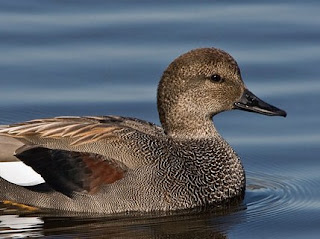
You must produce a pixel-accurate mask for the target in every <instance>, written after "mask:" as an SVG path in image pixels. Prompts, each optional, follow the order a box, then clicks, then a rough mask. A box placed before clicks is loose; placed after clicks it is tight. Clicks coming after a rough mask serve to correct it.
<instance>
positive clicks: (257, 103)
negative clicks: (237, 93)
mask: <svg viewBox="0 0 320 239" xmlns="http://www.w3.org/2000/svg"><path fill="white" fill-rule="evenodd" d="M234 106H235V109H240V110H246V111H251V112H255V113H259V114H264V115H270V116H283V117H286V116H287V113H286V112H285V111H284V110H281V109H279V108H277V107H274V106H272V105H269V104H268V103H266V102H264V101H263V100H260V99H259V98H258V97H257V96H255V95H254V94H253V93H252V92H250V91H249V90H247V89H245V91H244V92H243V95H242V96H241V98H240V100H239V101H238V102H236V103H234Z"/></svg>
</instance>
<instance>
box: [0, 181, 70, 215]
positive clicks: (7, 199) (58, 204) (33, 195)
mask: <svg viewBox="0 0 320 239" xmlns="http://www.w3.org/2000/svg"><path fill="white" fill-rule="evenodd" d="M68 199H69V200H68ZM68 201H69V203H70V205H72V203H71V202H70V201H71V200H70V198H67V197H66V196H65V195H63V194H61V193H58V192H56V191H54V190H52V189H51V188H50V187H49V186H47V185H46V184H45V183H43V184H39V185H35V186H19V185H16V184H13V183H11V182H8V181H7V180H5V179H3V178H1V177H0V202H1V203H3V204H10V205H13V206H17V207H20V208H24V209H28V210H37V209H39V210H40V208H41V209H43V208H46V209H58V210H59V209H64V210H65V209H66V208H65V207H66V206H65V205H64V204H66V203H67V202H68ZM70 209H72V207H71V208H70Z"/></svg>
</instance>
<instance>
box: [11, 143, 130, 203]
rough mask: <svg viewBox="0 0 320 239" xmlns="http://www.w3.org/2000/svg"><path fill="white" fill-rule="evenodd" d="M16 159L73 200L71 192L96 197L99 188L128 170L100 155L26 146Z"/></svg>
mask: <svg viewBox="0 0 320 239" xmlns="http://www.w3.org/2000/svg"><path fill="white" fill-rule="evenodd" d="M16 157H17V158H19V159H20V160H21V161H22V162H24V163H25V164H26V165H28V166H30V167H32V168H33V169H34V170H35V171H36V172H37V173H39V174H40V175H41V176H42V177H43V178H44V180H45V182H46V184H47V185H49V186H50V187H51V188H52V189H54V190H56V191H58V192H61V193H63V194H64V195H66V196H68V197H72V194H73V193H74V192H80V193H84V194H95V193H97V192H99V189H100V187H102V186H104V185H107V184H112V183H114V182H116V181H118V180H120V179H122V178H123V177H125V174H126V172H127V170H128V168H127V167H126V166H125V165H124V164H122V163H120V162H117V161H116V160H112V159H110V158H107V157H105V156H102V155H98V154H93V153H84V152H75V151H66V150H60V149H48V148H44V147H41V146H35V145H33V146H31V145H25V146H22V147H21V148H19V149H18V150H17V151H16Z"/></svg>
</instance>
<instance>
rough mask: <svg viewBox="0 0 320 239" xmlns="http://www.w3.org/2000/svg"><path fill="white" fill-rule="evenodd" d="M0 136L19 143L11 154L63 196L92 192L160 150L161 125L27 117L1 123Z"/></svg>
mask: <svg viewBox="0 0 320 239" xmlns="http://www.w3.org/2000/svg"><path fill="white" fill-rule="evenodd" d="M0 135H4V136H6V137H13V138H16V139H19V140H20V141H21V142H23V143H24V144H25V145H24V146H22V147H20V148H19V149H18V150H16V157H17V158H19V159H20V160H21V161H22V162H24V163H25V164H27V165H29V166H31V167H32V168H33V169H34V170H35V171H36V172H37V173H39V174H40V175H41V176H42V177H43V178H44V180H45V181H46V183H47V184H48V185H49V186H50V187H51V188H52V189H54V190H56V191H58V192H61V193H63V194H64V195H67V196H69V197H70V196H72V194H73V193H74V192H80V193H87V194H94V193H97V192H99V189H100V188H101V187H102V186H104V185H107V184H113V183H115V182H116V181H118V180H120V179H122V178H125V177H126V173H127V171H128V170H131V169H135V168H137V167H139V166H142V165H146V164H149V163H150V162H152V161H153V159H157V158H159V157H161V156H164V155H165V153H164V152H165V138H166V137H165V134H164V132H163V130H162V128H161V127H159V126H156V125H154V124H151V123H148V122H146V121H141V120H138V119H133V118H124V117H116V116H101V117H56V118H50V119H40V120H32V121H28V122H24V123H19V124H13V125H9V126H6V127H4V128H1V129H0ZM13 193H16V194H17V195H18V192H13ZM15 197H16V198H18V197H17V196H16V195H14V197H13V198H15Z"/></svg>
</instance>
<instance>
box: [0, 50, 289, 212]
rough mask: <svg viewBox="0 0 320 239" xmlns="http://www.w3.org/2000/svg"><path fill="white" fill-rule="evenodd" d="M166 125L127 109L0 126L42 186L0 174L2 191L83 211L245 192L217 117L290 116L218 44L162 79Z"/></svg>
mask: <svg viewBox="0 0 320 239" xmlns="http://www.w3.org/2000/svg"><path fill="white" fill-rule="evenodd" d="M157 101H158V111H159V116H160V121H161V125H162V127H160V126H157V125H155V124H152V123H149V122H146V121H143V120H139V119H135V118H127V117H118V116H97V117H96V116H94V117H92V116H89V117H56V118H48V119H36V120H31V121H27V122H24V123H18V124H13V125H9V126H6V127H3V128H1V129H0V133H1V135H4V136H6V137H13V138H16V139H18V140H19V141H21V142H22V143H23V144H24V145H23V146H22V147H20V148H19V149H17V150H16V152H15V156H16V157H17V158H18V159H19V160H21V161H22V162H23V163H25V164H26V165H29V166H31V167H32V168H33V169H34V170H35V171H36V172H37V173H39V174H40V175H41V176H42V177H43V179H44V180H45V182H46V186H47V187H46V189H45V190H44V189H41V190H40V189H29V188H27V187H22V186H18V185H15V184H12V183H10V182H8V181H6V180H4V179H3V178H1V179H0V192H1V193H0V201H3V202H12V203H19V204H24V205H29V206H32V207H35V208H39V209H57V210H64V211H73V212H87V213H117V212H125V211H154V210H161V211H167V210H177V209H186V208H193V207H198V206H206V205H217V204H221V203H224V202H228V201H230V200H232V199H237V198H240V199H241V198H242V197H243V195H244V190H245V173H244V169H243V167H242V164H241V162H240V159H239V157H238V156H237V154H236V153H235V152H234V150H233V149H232V148H231V147H230V145H229V144H228V143H227V142H226V141H225V140H224V139H223V138H222V137H221V136H220V135H219V133H218V132H217V130H216V128H215V127H214V125H213V123H212V117H213V116H214V115H216V114H218V113H220V112H222V111H227V110H232V109H241V110H245V111H252V112H256V113H261V114H265V115H277V116H286V113H285V111H283V110H280V109H278V108H276V107H274V106H271V105H269V104H267V103H265V102H263V101H262V100H260V99H259V98H258V97H256V96H255V95H254V94H253V93H251V92H250V91H249V90H248V89H247V88H246V87H245V85H244V83H243V81H242V78H241V74H240V69H239V67H238V65H237V63H236V61H235V60H234V59H233V58H232V57H231V56H230V55H229V54H228V53H226V52H224V51H222V50H219V49H215V48H201V49H195V50H191V51H190V52H188V53H185V54H183V55H181V56H180V57H178V58H177V59H175V60H174V61H173V62H172V63H171V64H170V65H169V66H168V68H167V69H166V70H165V71H164V73H163V75H162V78H161V80H160V83H159V86H158V94H157Z"/></svg>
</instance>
